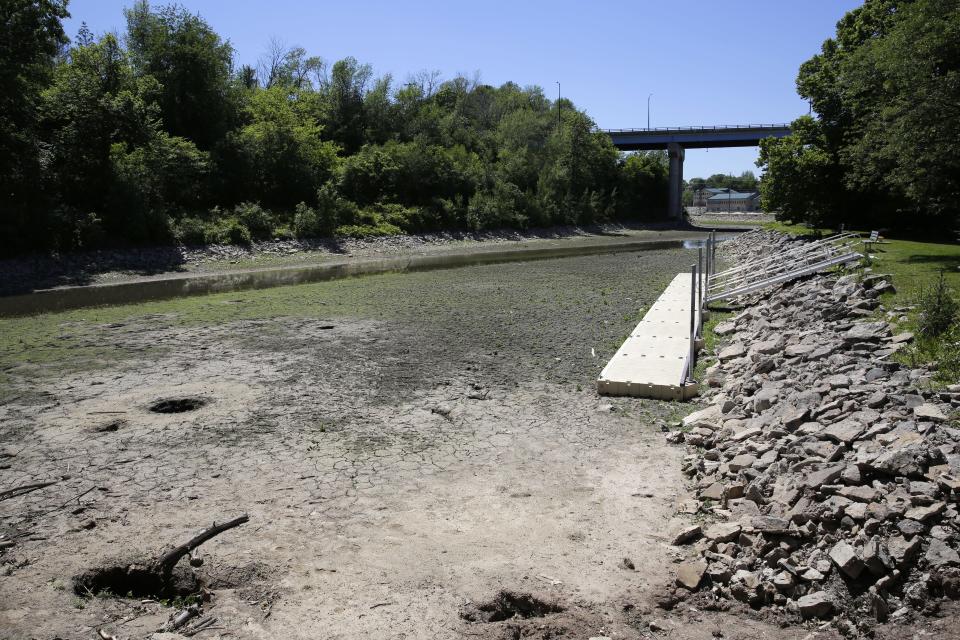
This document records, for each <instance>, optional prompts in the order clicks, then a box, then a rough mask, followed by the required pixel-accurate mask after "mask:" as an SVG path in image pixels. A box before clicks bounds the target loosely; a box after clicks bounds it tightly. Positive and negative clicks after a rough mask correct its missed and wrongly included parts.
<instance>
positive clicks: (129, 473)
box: [0, 250, 799, 638]
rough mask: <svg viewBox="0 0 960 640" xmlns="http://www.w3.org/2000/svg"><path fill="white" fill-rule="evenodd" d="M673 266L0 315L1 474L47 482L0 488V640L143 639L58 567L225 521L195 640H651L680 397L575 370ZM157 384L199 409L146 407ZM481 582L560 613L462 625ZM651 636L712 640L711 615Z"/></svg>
mask: <svg viewBox="0 0 960 640" xmlns="http://www.w3.org/2000/svg"><path fill="white" fill-rule="evenodd" d="M689 261H690V253H689V252H685V251H682V250H674V251H655V252H642V253H636V254H615V255H604V256H587V257H580V258H568V259H563V260H550V261H540V262H534V263H514V264H507V265H490V266H482V267H469V268H462V269H456V270H447V271H434V272H425V273H417V274H408V275H402V276H401V275H386V276H375V277H369V278H362V279H354V280H349V281H339V282H331V283H325V284H317V285H304V286H298V287H287V288H282V289H271V290H267V291H260V292H251V293H247V294H244V295H243V297H242V298H237V297H236V294H234V295H233V296H231V295H222V296H210V297H208V298H202V299H190V300H182V301H172V302H169V303H167V304H165V305H164V306H163V308H164V313H159V314H158V313H155V311H156V309H157V308H158V307H157V305H156V304H155V305H152V306H133V307H126V308H118V309H106V310H99V311H97V312H86V313H84V312H74V313H71V314H62V315H59V316H43V317H38V318H36V319H32V320H30V321H24V320H0V331H5V332H8V335H9V333H10V332H15V333H17V334H18V338H19V342H18V341H9V342H7V343H5V345H6V346H4V347H3V349H2V350H0V364H2V365H3V367H2V368H3V369H4V371H3V376H4V377H0V386H3V387H5V388H4V389H3V393H2V394H0V397H3V398H6V400H4V403H3V404H2V405H0V423H2V425H3V428H2V431H0V452H5V453H6V457H3V458H0V467H2V468H3V472H2V478H3V481H2V485H0V489H2V488H6V487H9V486H18V485H22V484H26V483H30V482H37V481H41V480H56V481H57V484H55V485H53V486H51V487H47V488H45V489H42V490H39V491H35V492H33V493H29V494H27V495H24V496H21V497H16V498H12V499H8V500H5V501H2V502H0V532H2V533H3V534H4V535H5V536H6V538H7V539H13V540H14V541H15V542H16V545H15V546H14V547H13V548H11V549H8V550H6V551H4V552H3V554H4V555H2V556H0V575H2V576H3V577H2V578H0V628H2V629H3V633H2V634H0V635H2V636H3V637H5V638H6V637H9V638H53V637H61V638H91V637H94V634H95V632H96V629H99V628H104V629H106V630H107V631H109V632H110V633H116V634H117V635H118V636H119V637H122V638H127V637H148V636H149V635H150V634H151V633H152V632H154V631H156V630H157V629H158V628H159V627H160V626H161V625H162V624H163V623H164V622H165V621H166V619H167V617H168V616H169V615H170V613H171V611H173V609H171V608H169V607H166V606H162V605H161V604H159V603H156V602H143V601H142V599H141V598H137V597H133V598H124V597H121V598H110V597H108V598H99V597H98V598H92V599H91V598H84V597H80V596H78V595H76V594H74V593H73V591H72V586H71V583H70V579H71V577H72V576H74V575H76V574H78V573H80V572H81V571H83V570H86V569H90V568H92V567H97V566H102V565H105V564H111V561H114V560H116V559H117V558H122V559H129V558H131V557H132V556H134V555H136V554H153V553H156V552H158V551H160V550H161V549H162V548H163V547H164V546H167V545H171V544H174V543H179V542H183V541H185V540H186V539H188V538H189V537H191V536H192V535H193V534H194V533H196V532H198V531H199V530H200V529H202V528H203V527H206V526H208V525H209V524H210V523H211V522H212V521H214V520H217V521H223V520H226V519H227V518H230V517H234V516H236V515H239V514H241V513H249V515H250V522H249V523H248V524H246V525H243V526H242V527H240V528H238V529H235V530H232V531H230V532H227V533H225V534H223V535H221V536H220V537H218V538H216V539H214V540H213V541H211V542H209V543H207V544H206V545H204V546H203V547H202V548H201V550H202V553H203V555H204V557H205V560H206V561H205V562H204V564H203V567H202V568H201V569H199V571H200V573H201V575H203V576H204V577H205V579H206V580H208V582H209V583H210V585H211V588H212V590H213V594H214V595H213V598H212V600H211V602H209V603H207V604H206V605H205V607H204V609H205V611H206V613H207V614H209V615H212V616H215V617H216V618H217V622H216V623H215V624H214V627H212V628H211V629H210V630H207V631H203V632H201V633H200V634H198V635H197V636H196V637H198V638H205V637H210V638H212V637H227V636H229V637H232V638H267V637H269V638H278V637H285V638H316V637H324V638H460V637H464V636H475V637H490V638H500V637H521V636H522V637H538V638H548V637H550V638H553V637H570V638H574V637H576V638H587V637H590V636H603V635H607V636H610V637H615V638H636V637H654V636H650V635H649V633H650V632H649V622H650V620H651V619H654V617H655V616H656V612H655V611H654V610H652V609H651V608H649V606H647V605H646V604H644V603H646V602H647V601H648V600H649V598H650V597H651V595H653V594H655V593H656V592H657V590H658V587H659V586H660V585H662V584H664V583H666V582H669V581H670V580H671V577H672V576H671V566H672V561H673V560H674V556H673V553H674V550H673V549H672V548H671V547H669V546H668V542H669V539H668V536H669V535H670V533H671V532H672V531H673V530H675V529H677V528H679V527H680V526H682V524H683V523H684V522H685V521H684V520H683V519H682V518H681V517H678V516H676V515H675V514H676V511H677V503H678V501H680V500H683V499H685V498H686V497H687V496H686V494H685V493H684V489H683V486H684V485H683V478H682V477H681V474H680V471H679V469H680V460H679V458H680V456H681V449H680V448H675V447H669V446H667V445H665V443H664V439H663V437H662V434H661V433H660V429H659V426H660V424H661V423H662V422H663V421H664V420H670V419H673V418H674V417H675V416H676V415H677V414H678V413H679V412H682V411H683V408H684V407H683V406H682V405H674V404H671V403H664V402H655V401H642V400H634V399H617V400H610V399H604V398H599V397H597V396H596V394H595V392H594V389H593V386H592V385H593V381H594V380H595V378H596V375H597V373H598V372H599V369H600V368H601V367H602V366H603V364H605V362H606V359H607V358H608V357H609V356H610V355H611V354H612V353H613V351H614V350H615V349H616V347H617V346H618V344H619V342H620V340H621V338H622V337H623V335H625V334H626V333H627V332H628V331H629V329H630V328H631V327H632V326H633V324H635V322H636V320H637V318H638V317H639V315H642V307H643V306H644V305H646V304H649V303H650V302H651V301H652V300H653V299H654V298H655V297H656V295H657V294H658V293H659V291H660V289H661V288H662V286H663V285H664V284H665V283H666V282H667V281H668V280H669V279H670V278H671V277H672V276H673V275H675V274H676V273H677V272H678V271H680V270H682V269H683V268H684V267H685V266H686V264H687V263H689ZM45 332H46V333H45ZM18 345H19V346H18ZM54 348H59V349H61V351H56V352H55V353H56V354H57V355H56V356H51V353H54V352H50V351H49V350H51V349H54ZM45 349H46V350H48V351H47V352H44V350H45ZM591 350H592V352H591ZM42 353H46V355H45V356H44V357H38V355H39V354H42ZM171 398H173V399H183V398H199V399H200V400H203V401H206V402H207V403H206V404H204V405H203V406H200V407H199V408H195V409H193V410H191V411H187V412H183V413H156V412H153V411H151V410H150V407H151V406H152V405H153V404H154V403H155V402H156V401H158V400H163V399H171ZM625 558H627V559H629V562H630V563H631V564H632V565H633V567H634V569H629V568H625V567H624V566H623V563H624V559H625ZM501 590H509V591H515V592H526V593H533V594H535V595H537V596H538V597H540V598H542V599H543V600H544V601H548V602H552V603H557V604H559V605H560V606H562V607H563V608H564V609H565V611H563V612H560V613H552V614H549V615H547V616H545V617H535V618H531V619H529V620H508V621H503V622H492V623H471V622H468V621H466V620H464V619H463V618H462V617H461V615H460V614H461V612H462V611H464V606H465V605H467V604H468V603H470V602H474V603H476V602H481V601H485V600H489V599H490V598H491V597H492V596H494V595H495V594H496V593H497V592H499V591H501ZM117 595H120V596H123V595H125V594H123V593H119V594H117ZM688 615H695V614H688ZM652 616H653V617H652ZM664 624H668V625H672V626H670V627H669V628H673V629H676V632H674V633H672V635H671V637H703V638H708V637H711V635H712V631H713V630H715V629H716V628H717V624H718V623H717V621H716V619H715V618H710V619H709V620H706V621H702V622H700V623H697V624H693V623H691V625H690V626H689V628H686V629H684V627H683V626H682V624H680V623H676V622H670V623H664ZM744 629H748V630H750V629H751V627H750V626H749V624H748V625H747V626H745V627H744ZM758 629H759V630H752V631H750V633H751V635H750V637H764V636H765V634H768V635H766V637H786V636H773V635H769V633H771V628H770V627H763V628H758ZM789 635H790V637H794V634H789ZM657 637H659V636H657ZM726 637H736V635H731V634H728V635H727V636H726ZM796 637H799V636H796Z"/></svg>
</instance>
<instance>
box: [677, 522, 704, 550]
mask: <svg viewBox="0 0 960 640" xmlns="http://www.w3.org/2000/svg"><path fill="white" fill-rule="evenodd" d="M701 535H703V529H702V528H701V527H700V525H698V524H692V525H690V526H688V527H684V528H683V529H681V530H680V531H679V532H677V535H675V536H674V537H673V544H675V545H680V544H686V543H688V542H691V541H693V540H696V539H697V538H699V537H700V536H701Z"/></svg>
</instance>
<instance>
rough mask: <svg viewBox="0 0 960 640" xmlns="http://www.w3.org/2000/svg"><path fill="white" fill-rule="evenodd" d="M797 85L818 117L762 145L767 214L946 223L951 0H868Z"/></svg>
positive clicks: (952, 163) (954, 109) (953, 156)
mask: <svg viewBox="0 0 960 640" xmlns="http://www.w3.org/2000/svg"><path fill="white" fill-rule="evenodd" d="M797 89H798V92H799V94H800V95H801V96H802V97H803V98H804V99H806V100H808V101H809V102H810V106H811V110H812V111H813V112H815V114H816V115H815V117H814V116H813V115H811V116H804V117H801V118H799V119H798V120H796V121H794V122H793V131H792V134H791V135H789V136H787V137H785V138H782V139H779V140H774V139H767V140H763V141H762V142H761V145H760V158H759V160H758V162H757V164H758V166H761V167H763V168H764V170H765V173H764V179H763V182H762V184H761V195H762V201H763V206H764V208H765V209H766V210H776V211H778V212H779V215H780V217H781V218H783V219H785V220H789V221H798V222H799V221H805V222H809V223H811V224H814V225H817V226H837V225H839V224H840V223H846V224H848V226H849V225H856V226H863V227H865V228H875V229H876V228H883V227H887V228H899V229H904V230H914V231H926V232H943V231H945V230H949V229H953V228H955V227H956V224H957V221H958V210H960V205H958V203H960V154H958V153H957V150H958V149H960V0H866V2H864V4H863V5H862V6H861V7H859V8H857V9H855V10H853V11H851V12H849V13H848V14H846V15H845V16H844V17H843V18H842V19H841V20H840V21H839V22H838V23H837V29H836V36H835V37H834V38H830V39H828V40H826V41H825V42H824V43H823V46H822V48H821V52H820V53H819V54H817V55H815V56H814V57H813V58H811V59H810V60H807V61H806V62H805V63H803V65H802V66H801V67H800V71H799V75H798V77H797Z"/></svg>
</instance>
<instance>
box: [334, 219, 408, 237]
mask: <svg viewBox="0 0 960 640" xmlns="http://www.w3.org/2000/svg"><path fill="white" fill-rule="evenodd" d="M401 233H403V229H401V228H400V227H397V226H395V225H392V224H390V223H389V222H379V223H377V224H345V225H342V226H340V227H337V235H338V236H344V237H348V238H374V237H381V236H396V235H399V234H401Z"/></svg>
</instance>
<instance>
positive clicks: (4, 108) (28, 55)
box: [0, 0, 69, 252]
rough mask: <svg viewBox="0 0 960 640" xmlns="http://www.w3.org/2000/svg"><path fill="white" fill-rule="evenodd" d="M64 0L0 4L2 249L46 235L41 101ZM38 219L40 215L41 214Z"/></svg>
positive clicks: (56, 49)
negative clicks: (40, 118) (41, 163)
mask: <svg viewBox="0 0 960 640" xmlns="http://www.w3.org/2000/svg"><path fill="white" fill-rule="evenodd" d="M66 5H67V3H66V0H4V2H2V3H0V87H3V89H2V90H0V251H6V252H13V251H22V250H24V249H26V248H28V247H31V246H36V244H38V243H39V242H41V241H42V240H43V238H44V237H45V236H46V235H47V230H46V228H45V225H44V224H43V223H40V222H38V218H37V214H38V213H39V214H42V213H43V210H44V209H45V208H48V207H49V204H48V202H46V199H45V198H44V197H43V194H44V193H45V189H44V188H43V185H42V179H41V165H40V138H39V132H38V120H39V103H40V96H41V93H42V91H43V89H44V88H45V87H46V86H47V84H48V83H49V81H50V78H51V76H52V74H53V70H54V66H55V61H56V57H57V55H58V53H60V50H61V48H62V47H63V46H64V45H65V44H66V42H67V37H66V35H65V34H64V32H63V26H62V23H61V20H62V19H63V18H66V17H67V16H68V15H69V14H68V13H67V8H66ZM41 219H42V216H41Z"/></svg>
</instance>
